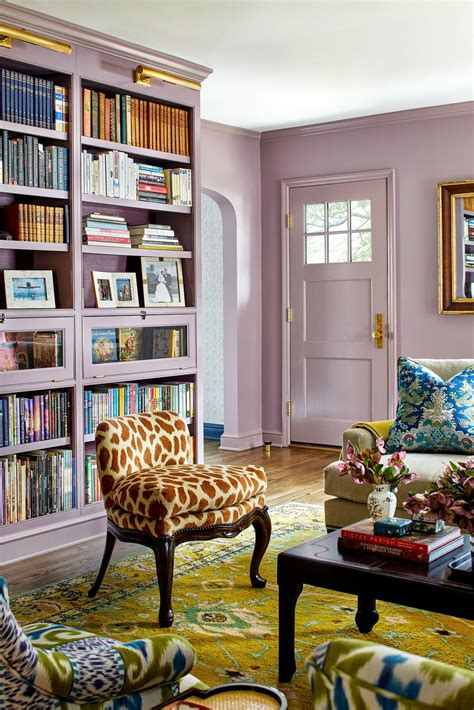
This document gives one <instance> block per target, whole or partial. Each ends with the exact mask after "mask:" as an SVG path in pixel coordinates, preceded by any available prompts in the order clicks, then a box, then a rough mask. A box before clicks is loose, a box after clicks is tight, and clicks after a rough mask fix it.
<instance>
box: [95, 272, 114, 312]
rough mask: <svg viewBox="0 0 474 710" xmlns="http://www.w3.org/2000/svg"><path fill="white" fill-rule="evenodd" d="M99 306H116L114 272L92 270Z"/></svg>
mask: <svg viewBox="0 0 474 710" xmlns="http://www.w3.org/2000/svg"><path fill="white" fill-rule="evenodd" d="M91 274H92V283H93V284H94V293H95V300H96V303H97V308H116V307H117V302H116V300H115V296H114V284H113V279H112V274H111V273H109V272H108V271H92V272H91Z"/></svg>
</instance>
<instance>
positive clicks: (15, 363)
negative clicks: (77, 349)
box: [0, 330, 64, 372]
mask: <svg viewBox="0 0 474 710" xmlns="http://www.w3.org/2000/svg"><path fill="white" fill-rule="evenodd" d="M63 361H64V353H63V331H62V330H34V331H30V332H10V333H4V332H2V333H0V372H11V371H12V370H38V369H42V368H46V367H63Z"/></svg>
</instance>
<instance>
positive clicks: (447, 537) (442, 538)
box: [341, 528, 460, 554]
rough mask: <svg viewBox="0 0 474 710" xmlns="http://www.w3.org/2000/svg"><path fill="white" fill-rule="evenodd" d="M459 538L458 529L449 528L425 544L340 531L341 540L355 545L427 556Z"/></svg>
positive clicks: (421, 541)
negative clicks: (364, 544)
mask: <svg viewBox="0 0 474 710" xmlns="http://www.w3.org/2000/svg"><path fill="white" fill-rule="evenodd" d="M458 537H460V532H459V529H458V528H451V530H449V531H448V530H445V531H443V532H441V533H438V534H437V536H432V540H431V541H430V542H425V541H423V540H420V541H419V542H414V541H413V540H407V539H406V538H404V537H388V536H385V535H366V534H364V533H362V532H356V531H354V530H349V529H347V528H342V530H341V540H344V541H346V540H350V541H352V542H354V543H355V544H358V543H367V544H373V545H380V546H382V547H384V548H397V549H400V550H406V551H408V552H414V553H417V552H419V553H422V554H428V553H429V552H433V551H435V550H436V549H438V547H442V546H443V545H445V544H446V543H448V542H450V541H451V540H453V539H455V538H458Z"/></svg>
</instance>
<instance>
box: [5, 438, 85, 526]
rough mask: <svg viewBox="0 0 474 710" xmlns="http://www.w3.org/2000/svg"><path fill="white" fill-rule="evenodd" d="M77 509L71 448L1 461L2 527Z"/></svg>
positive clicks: (39, 452)
mask: <svg viewBox="0 0 474 710" xmlns="http://www.w3.org/2000/svg"><path fill="white" fill-rule="evenodd" d="M75 507H76V481H75V467H74V460H73V458H72V452H71V451H70V450H69V449H48V450H47V451H30V452H29V453H28V454H24V455H23V454H21V455H18V456H16V455H15V456H5V457H1V458H0V524H1V525H8V524H10V523H20V522H22V521H24V520H29V519H30V518H37V517H39V516H40V515H48V514H49V513H57V512H59V511H62V510H71V508H75Z"/></svg>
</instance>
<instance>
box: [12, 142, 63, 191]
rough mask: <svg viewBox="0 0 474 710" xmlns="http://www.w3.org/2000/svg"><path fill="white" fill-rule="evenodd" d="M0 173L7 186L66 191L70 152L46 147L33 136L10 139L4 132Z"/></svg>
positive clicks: (61, 148) (60, 148) (56, 147)
mask: <svg viewBox="0 0 474 710" xmlns="http://www.w3.org/2000/svg"><path fill="white" fill-rule="evenodd" d="M0 173H1V176H2V180H3V183H4V184H10V185H24V186H26V187H40V188H53V189H57V190H67V189H68V186H69V153H68V149H67V148H65V147H62V146H59V147H58V146H44V145H43V143H40V142H39V141H38V139H37V138H36V137H34V136H23V137H15V138H9V136H8V131H3V132H2V151H1V153H0Z"/></svg>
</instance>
